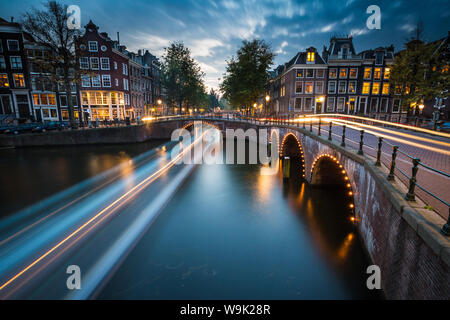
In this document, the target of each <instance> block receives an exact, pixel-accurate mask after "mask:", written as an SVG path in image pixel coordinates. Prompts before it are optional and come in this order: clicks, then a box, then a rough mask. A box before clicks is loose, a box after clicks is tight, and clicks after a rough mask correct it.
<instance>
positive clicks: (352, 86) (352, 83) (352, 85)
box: [348, 81, 356, 93]
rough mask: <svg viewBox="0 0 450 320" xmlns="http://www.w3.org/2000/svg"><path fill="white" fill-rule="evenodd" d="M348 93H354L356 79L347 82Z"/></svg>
mask: <svg viewBox="0 0 450 320" xmlns="http://www.w3.org/2000/svg"><path fill="white" fill-rule="evenodd" d="M348 93H356V81H349V82H348Z"/></svg>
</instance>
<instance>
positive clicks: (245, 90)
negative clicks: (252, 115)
mask: <svg viewBox="0 0 450 320" xmlns="http://www.w3.org/2000/svg"><path fill="white" fill-rule="evenodd" d="M274 57H275V55H274V53H273V52H272V49H271V48H270V46H269V45H268V44H266V43H265V42H264V41H263V40H256V39H255V40H252V41H247V40H244V41H243V42H242V46H241V48H240V49H239V50H238V51H237V56H236V58H235V57H231V60H230V61H227V69H226V73H225V75H224V79H223V82H222V83H221V84H220V89H221V91H222V93H223V96H224V98H225V99H226V100H227V101H228V102H229V103H230V104H231V105H232V106H233V107H234V108H241V107H243V106H244V107H247V108H250V107H251V106H252V105H253V104H254V103H255V102H256V101H258V99H260V98H261V97H262V96H263V95H264V93H265V92H266V88H267V84H268V81H269V68H270V66H271V65H272V64H273V59H274Z"/></svg>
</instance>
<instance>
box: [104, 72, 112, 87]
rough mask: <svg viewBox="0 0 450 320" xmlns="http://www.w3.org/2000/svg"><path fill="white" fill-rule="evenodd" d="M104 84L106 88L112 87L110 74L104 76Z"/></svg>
mask: <svg viewBox="0 0 450 320" xmlns="http://www.w3.org/2000/svg"><path fill="white" fill-rule="evenodd" d="M102 82H103V86H104V87H111V76H110V75H109V74H104V75H102Z"/></svg>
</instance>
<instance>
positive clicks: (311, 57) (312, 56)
mask: <svg viewBox="0 0 450 320" xmlns="http://www.w3.org/2000/svg"><path fill="white" fill-rule="evenodd" d="M314 60H315V52H308V54H307V57H306V62H314Z"/></svg>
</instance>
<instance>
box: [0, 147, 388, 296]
mask: <svg viewBox="0 0 450 320" xmlns="http://www.w3.org/2000/svg"><path fill="white" fill-rule="evenodd" d="M156 144H157V143H156ZM154 146H155V144H136V145H118V146H102V147H99V146H96V147H88V146H86V147H77V148H45V149H44V148H39V149H22V150H2V151H1V157H0V170H1V172H2V173H3V174H2V176H1V178H0V182H1V184H0V188H1V189H0V197H1V198H0V201H1V203H2V214H11V213H12V212H14V211H16V210H19V209H21V208H23V207H25V206H27V205H29V204H32V203H34V202H36V201H39V200H41V199H43V198H45V197H47V196H49V195H51V194H54V193H55V192H57V191H60V190H61V189H65V188H67V187H69V186H71V185H74V184H76V183H78V182H80V181H82V180H85V179H86V178H88V177H90V176H92V175H95V174H98V173H100V172H102V171H105V170H107V169H109V168H111V167H113V166H115V165H117V164H119V163H121V162H123V161H128V160H129V159H130V158H132V157H134V156H136V155H138V154H140V153H142V152H144V151H147V150H148V149H149V148H152V147H154ZM259 170H260V166H259V165H202V166H199V167H198V168H197V170H196V171H194V173H193V175H192V176H191V177H190V178H189V179H188V181H186V182H185V183H184V184H183V185H182V187H181V188H180V189H179V190H178V192H177V194H176V196H175V197H174V198H173V199H172V200H171V201H170V202H169V204H168V205H167V207H166V208H165V209H163V212H162V213H161V215H160V216H159V217H158V219H157V220H156V221H155V222H154V224H153V225H152V226H151V228H150V229H149V231H148V232H147V233H146V234H145V235H144V236H143V237H142V239H141V241H140V242H139V243H138V244H137V246H136V247H135V248H134V250H133V251H132V252H131V253H130V255H129V256H128V257H127V259H125V261H124V263H123V264H122V265H121V266H120V267H119V268H118V270H117V272H116V273H115V274H114V275H113V276H112V278H111V280H110V281H109V282H108V283H107V284H106V286H105V287H104V288H103V290H102V291H101V292H100V294H99V296H98V298H101V299H133V298H136V299H355V298H379V297H380V295H379V293H377V292H373V291H369V290H367V289H366V286H365V283H366V279H367V275H366V274H365V270H366V268H367V266H368V265H369V264H371V263H370V262H369V261H368V259H367V258H366V256H365V255H364V251H363V249H362V246H361V244H360V239H359V236H358V233H357V232H356V230H355V229H354V226H353V225H352V224H351V223H350V221H349V214H350V213H349V212H348V209H347V208H348V203H347V202H348V196H346V195H345V191H340V190H336V189H329V190H327V189H317V188H311V187H310V186H308V185H307V184H305V183H302V182H301V181H298V180H295V179H294V178H293V179H291V180H290V181H289V182H283V180H282V178H281V176H280V175H277V176H262V175H260V174H259V172H260V171H259ZM345 199H347V200H345ZM149 201H151V199H149ZM124 227H126V226H124Z"/></svg>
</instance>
